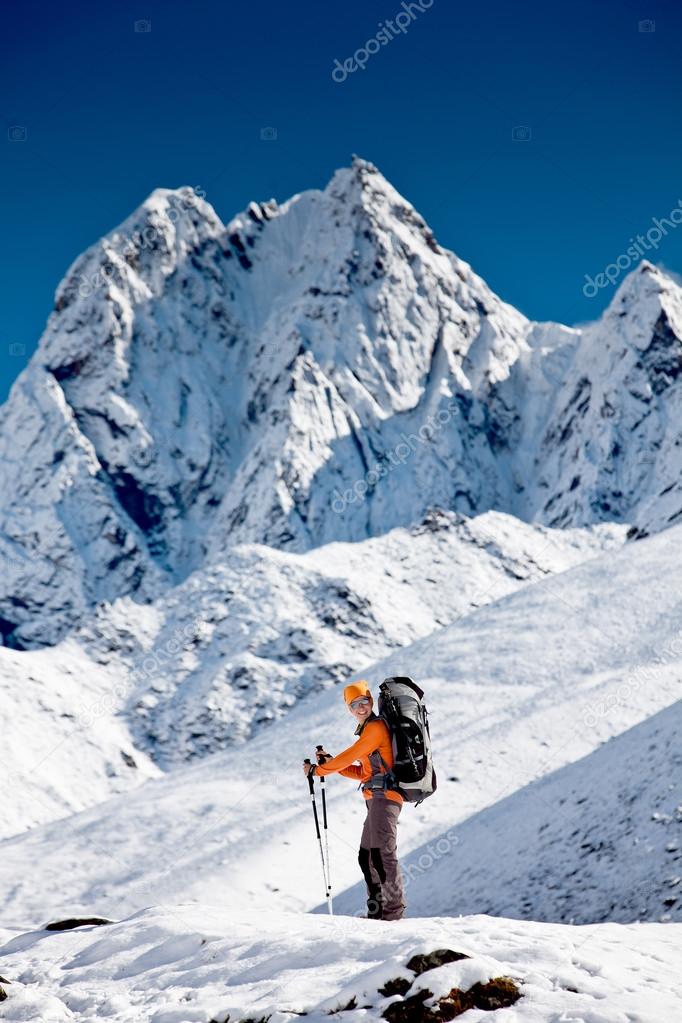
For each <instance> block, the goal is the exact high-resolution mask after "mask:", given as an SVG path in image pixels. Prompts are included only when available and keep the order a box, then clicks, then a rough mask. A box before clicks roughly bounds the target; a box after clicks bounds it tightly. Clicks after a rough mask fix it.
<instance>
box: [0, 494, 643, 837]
mask: <svg viewBox="0 0 682 1023" xmlns="http://www.w3.org/2000/svg"><path fill="white" fill-rule="evenodd" d="M623 536H624V529H623V528H622V527H615V526H606V525H603V526H598V527H593V528H592V529H590V530H549V529H546V528H544V527H538V526H529V525H526V524H524V523H522V522H519V521H518V520H516V519H514V518H512V517H510V516H507V515H502V514H500V513H497V512H491V513H488V514H486V515H483V516H479V517H478V518H476V519H472V520H470V519H466V518H465V517H463V516H459V517H457V516H455V515H453V514H452V513H449V514H445V513H442V514H436V513H434V514H432V515H430V516H428V517H427V518H426V519H425V521H424V522H423V523H421V524H419V525H416V526H414V527H413V528H412V529H410V530H407V529H399V530H394V531H392V532H391V533H389V534H387V535H385V536H382V537H378V538H376V539H371V540H366V541H364V542H362V543H359V544H332V545H328V546H326V547H321V548H318V549H316V550H314V551H310V552H308V553H306V554H294V553H288V552H284V551H276V550H273V549H272V548H268V547H263V546H254V545H251V546H238V547H236V548H234V549H233V550H232V551H230V552H229V554H226V556H225V558H224V560H223V561H221V562H218V563H216V564H214V565H213V566H211V568H210V569H203V570H201V571H197V572H196V573H193V574H192V575H191V576H190V577H189V578H188V579H187V580H186V581H185V582H184V583H182V584H181V585H179V586H178V587H176V588H174V589H173V590H171V591H170V592H169V593H168V594H167V595H166V596H165V597H164V598H163V599H159V600H157V601H156V602H155V603H154V604H151V605H148V606H146V607H141V606H140V605H139V604H136V603H134V601H132V600H131V599H130V598H127V597H123V598H120V599H119V600H118V601H115V602H114V604H112V605H109V604H107V605H101V606H100V607H99V608H98V610H97V612H96V613H95V614H93V615H91V616H89V617H88V618H86V619H85V620H84V621H83V622H82V623H81V625H80V626H79V627H78V628H77V629H76V630H74V632H73V633H72V634H71V636H70V637H69V638H67V639H65V640H63V641H62V642H61V643H59V644H58V645H57V646H56V647H54V648H51V649H44V650H30V651H16V650H10V649H8V648H6V647H5V648H2V647H0V709H1V710H2V713H3V719H4V720H6V721H8V722H11V727H10V728H9V729H8V730H7V734H6V736H5V739H4V743H3V750H2V752H1V753H0V766H1V767H2V771H3V775H2V780H3V790H4V796H3V800H2V805H1V806H0V835H2V836H7V835H11V834H16V833H17V832H20V831H22V830H24V828H26V827H32V826H34V825H35V824H38V823H44V822H45V821H48V820H52V819H54V818H58V817H63V816H65V815H66V814H68V813H71V812H75V811H79V810H82V809H84V808H85V807H87V806H91V805H93V804H94V803H97V802H99V801H101V800H103V799H106V798H108V797H109V796H110V795H112V794H114V793H116V792H120V791H122V790H124V789H127V788H129V787H133V786H135V785H136V784H138V783H139V781H140V780H142V779H144V778H145V777H149V776H150V775H155V774H158V768H159V766H161V767H166V768H167V767H169V766H173V765H177V764H179V763H183V762H184V761H186V760H187V759H191V758H193V757H196V756H198V755H205V754H206V753H210V752H215V751H217V750H219V749H223V748H226V747H228V746H231V745H234V744H235V743H239V742H242V741H244V740H245V739H247V738H248V737H249V736H250V735H252V734H253V733H254V731H256V730H257V729H258V728H259V727H262V726H263V725H266V724H268V723H269V722H270V721H272V720H273V719H275V718H277V717H280V716H281V715H282V714H283V713H284V712H285V711H286V710H287V709H288V707H289V706H290V705H291V704H292V703H294V702H295V700H296V699H299V698H300V697H301V696H303V695H305V694H306V693H309V692H312V691H315V690H316V689H319V688H321V687H325V686H331V685H334V684H335V683H337V682H340V681H341V680H342V679H344V678H346V677H347V676H348V675H349V674H352V673H353V671H357V670H361V669H362V667H363V666H365V665H367V664H370V663H371V662H372V661H374V660H376V658H377V657H378V656H382V655H384V654H386V653H388V652H389V651H390V650H393V649H396V648H398V647H400V646H404V645H406V644H407V643H409V642H410V641H411V640H413V639H415V638H417V637H419V636H424V635H427V634H428V633H430V632H431V631H432V630H433V629H435V628H437V627H438V626H439V625H443V624H446V623H448V622H451V621H454V620H455V619H457V618H458V617H460V616H461V615H464V614H466V613H468V612H469V611H470V610H471V609H472V608H473V607H476V606H480V605H482V604H484V603H487V602H489V601H491V600H494V599H496V598H498V597H500V596H502V595H503V594H505V593H510V592H512V591H513V590H515V589H517V588H519V587H520V586H523V585H527V584H528V583H530V582H532V581H533V580H535V579H538V578H542V577H543V576H544V575H546V574H549V573H552V572H556V571H561V570H562V569H565V568H568V567H571V566H572V565H575V564H577V563H579V562H580V561H582V560H585V559H586V558H588V557H591V556H594V555H595V554H597V553H599V552H601V551H603V550H608V549H611V548H615V547H617V546H619V545H620V543H621V542H622V539H623ZM426 565H428V569H425V567H424V566H426ZM150 758H151V759H152V760H153V761H154V763H153V764H152V763H151V761H150ZM155 765H157V766H155Z"/></svg>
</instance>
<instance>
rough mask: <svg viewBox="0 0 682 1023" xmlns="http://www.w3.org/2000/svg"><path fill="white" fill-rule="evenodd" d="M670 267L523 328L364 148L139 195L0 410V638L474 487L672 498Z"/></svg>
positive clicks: (681, 325) (367, 531)
mask: <svg viewBox="0 0 682 1023" xmlns="http://www.w3.org/2000/svg"><path fill="white" fill-rule="evenodd" d="M680 295H681V292H680V288H679V287H678V286H677V284H676V283H675V282H674V281H672V280H671V279H670V278H668V277H666V276H665V275H664V274H662V273H661V272H660V271H658V270H656V269H655V268H654V267H652V266H651V265H650V264H647V263H643V264H642V266H641V267H640V269H639V270H638V271H636V272H635V273H633V274H632V275H631V276H630V277H629V278H628V279H627V280H626V281H625V282H624V283H623V285H622V286H621V289H620V290H619V292H618V294H617V295H616V297H615V299H614V302H613V303H612V305H611V307H610V308H609V310H608V311H607V313H606V314H605V315H604V317H603V318H602V319H601V320H600V321H598V322H597V323H595V324H593V325H591V326H590V327H588V328H586V329H585V330H583V331H577V330H571V329H569V328H566V327H561V326H560V325H556V324H532V323H530V322H529V321H527V320H526V319H525V318H524V317H523V316H522V315H521V314H520V313H519V312H517V311H516V310H515V309H513V308H512V307H510V306H509V305H507V304H505V303H504V302H502V301H501V300H500V299H499V298H497V297H496V296H495V295H494V294H493V293H492V292H491V291H490V289H489V288H488V287H487V286H486V284H485V282H483V281H482V280H481V279H480V278H479V277H478V276H477V275H476V274H475V273H474V272H473V271H472V270H471V268H470V267H469V266H468V264H466V263H464V262H463V261H462V260H460V259H458V258H457V257H456V256H455V255H453V254H452V253H450V252H447V251H446V250H443V249H442V248H441V247H440V246H439V245H438V244H437V242H436V241H435V239H434V237H433V235H432V233H431V232H430V230H429V229H428V227H427V226H426V224H425V223H424V221H423V219H422V218H421V217H420V216H419V214H418V213H416V211H415V210H414V209H413V208H412V206H410V204H409V203H407V202H406V201H405V200H404V199H403V198H401V196H399V195H398V193H397V192H396V191H395V190H394V189H393V188H392V186H391V185H390V184H389V183H388V182H387V181H386V180H385V179H384V178H383V177H382V176H381V174H380V173H379V172H378V171H377V170H376V168H374V167H373V166H372V165H371V164H369V163H367V162H365V161H362V160H358V159H356V160H354V161H353V164H352V166H351V167H348V168H343V169H341V170H339V171H338V172H337V173H336V174H335V175H334V177H333V178H332V180H331V182H330V183H329V185H328V186H327V188H326V189H325V190H324V191H311V192H306V193H303V194H301V195H297V196H294V197H293V198H292V199H291V200H289V201H288V202H287V203H285V204H283V205H282V206H278V205H277V204H276V203H274V202H269V203H260V204H257V203H251V204H250V205H249V207H248V209H247V210H246V211H245V212H244V213H243V214H241V215H240V216H238V217H236V218H235V219H234V220H233V221H231V222H230V223H229V224H228V225H227V226H224V225H223V224H222V223H221V222H220V220H219V219H218V217H217V216H216V214H215V213H214V211H213V210H212V209H211V207H210V206H209V205H208V204H207V203H206V202H204V201H203V200H202V199H201V198H199V197H198V196H196V195H195V194H194V193H193V192H192V191H191V190H188V189H181V190H178V191H167V190H158V191H156V192H154V193H153V194H152V196H150V198H149V199H148V200H147V201H146V202H145V203H144V204H143V205H142V206H141V207H140V209H139V210H138V211H137V212H136V213H135V214H133V216H132V217H130V218H129V219H128V220H127V221H126V222H125V223H124V224H122V225H121V227H120V228H118V229H117V230H115V231H114V232H112V233H111V234H110V235H109V236H107V237H106V238H104V239H102V240H101V241H100V242H98V243H97V244H96V245H94V246H93V247H92V248H91V249H89V250H88V251H87V252H86V253H85V254H84V255H83V256H82V257H80V258H79V260H77V261H76V263H75V264H74V265H73V266H72V267H71V268H70V270H69V272H68V273H67V275H66V278H65V280H64V281H63V283H62V284H61V285H60V287H59V289H58V291H57V295H56V302H55V310H54V312H53V314H52V315H51V317H50V320H49V322H48V325H47V329H46V332H45V335H44V337H43V339H42V340H41V343H40V346H39V348H38V350H37V352H36V354H35V356H34V358H33V359H32V361H31V363H30V365H29V366H28V367H27V369H26V370H25V371H24V372H23V373H22V374H21V376H20V377H19V379H18V380H17V382H16V383H15V385H14V387H13V389H12V392H11V395H10V398H9V400H8V402H7V403H6V405H5V406H4V407H3V408H2V410H0V483H1V486H0V558H2V561H3V567H4V572H3V573H2V580H1V582H0V632H1V633H2V637H3V641H4V643H5V644H7V645H12V646H17V647H31V646H37V645H42V644H45V643H53V642H55V641H56V640H57V639H58V638H59V637H60V636H61V635H63V634H64V633H65V632H66V631H68V630H69V629H70V628H71V627H72V625H73V624H74V623H75V622H76V621H78V619H79V617H80V616H81V615H82V614H83V613H84V612H86V611H88V610H92V609H93V608H94V607H96V606H97V605H98V604H100V603H102V602H109V601H111V600H113V599H115V598H116V597H118V596H122V595H125V594H129V595H131V596H132V597H133V598H134V599H135V600H136V601H142V602H146V601H150V600H154V599H155V598H156V597H158V596H159V595H161V594H163V593H165V592H167V591H168V590H169V589H171V588H172V587H174V586H176V585H177V584H179V583H181V582H182V581H183V580H184V579H186V578H187V577H188V575H189V574H190V573H191V572H193V571H195V570H196V569H198V568H201V567H202V565H210V564H212V563H214V562H215V560H216V559H218V558H220V557H221V555H222V554H223V553H224V552H225V551H226V550H227V548H228V547H231V546H233V545H234V544H236V543H243V542H258V543H264V544H267V545H269V546H272V547H276V548H280V549H287V550H291V551H304V550H307V549H310V548H314V547H317V546H319V545H321V544H324V543H326V542H329V541H330V540H346V541H356V540H361V539H364V538H366V537H368V536H376V535H380V534H383V533H385V532H387V531H388V530H390V529H392V528H394V527H396V526H406V525H410V524H411V523H414V522H417V521H419V520H420V519H421V518H422V517H423V515H424V514H425V513H426V512H427V511H428V509H430V508H432V507H440V508H444V509H449V510H453V511H458V512H463V513H465V514H469V515H470V514H475V513H478V512H481V511H485V510H488V509H491V508H497V509H501V510H507V511H512V512H513V513H514V514H517V515H519V516H521V517H524V518H526V519H528V520H537V521H540V522H544V523H551V524H555V525H562V526H564V525H572V524H573V525H582V524H586V523H591V522H595V521H600V520H607V519H615V520H619V521H627V522H631V523H633V524H635V525H636V526H637V527H639V528H640V529H642V530H648V529H658V528H662V527H663V526H664V525H666V524H667V523H668V522H672V521H675V520H676V519H677V517H678V515H680V514H682V492H681V491H680V484H679V479H680V471H679V470H680V453H679V447H678V442H679V436H680V428H681V424H682V411H681V410H680V389H679V379H678V373H679V369H680V366H681V365H682V361H681V357H680V345H681V342H680V337H682V312H681V310H682V300H681V297H680Z"/></svg>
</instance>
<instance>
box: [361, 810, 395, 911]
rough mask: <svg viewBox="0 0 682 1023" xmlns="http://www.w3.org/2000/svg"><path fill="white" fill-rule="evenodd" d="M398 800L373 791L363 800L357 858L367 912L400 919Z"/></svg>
mask: <svg viewBox="0 0 682 1023" xmlns="http://www.w3.org/2000/svg"><path fill="white" fill-rule="evenodd" d="M401 810H402V804H401V803H398V802H397V801H396V800H394V799H387V798H386V796H385V795H384V794H383V792H375V793H374V795H373V796H372V798H371V799H368V800H367V816H366V818H365V824H364V827H363V829H362V838H361V839H360V852H359V854H358V862H359V863H360V866H361V868H362V873H363V874H364V877H365V882H366V884H367V915H368V916H369V917H372V918H374V919H375V920H400V918H401V917H402V915H403V912H404V910H405V897H404V892H403V877H402V874H401V872H400V864H399V863H398V853H397V848H396V830H397V826H398V817H399V816H400V811H401Z"/></svg>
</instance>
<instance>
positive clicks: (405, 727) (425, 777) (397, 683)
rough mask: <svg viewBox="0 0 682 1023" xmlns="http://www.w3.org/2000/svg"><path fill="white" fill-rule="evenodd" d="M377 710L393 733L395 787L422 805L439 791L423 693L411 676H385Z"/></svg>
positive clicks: (406, 797)
mask: <svg viewBox="0 0 682 1023" xmlns="http://www.w3.org/2000/svg"><path fill="white" fill-rule="evenodd" d="M378 713H379V717H380V718H382V719H383V720H384V721H385V722H386V724H387V725H388V729H389V731H390V733H391V741H392V745H393V771H392V774H393V779H394V787H395V788H397V790H398V792H400V794H401V796H403V798H404V799H405V800H406V801H407V802H408V803H415V804H419V803H421V802H422V800H424V799H426V798H427V797H428V796H431V795H433V793H434V792H435V791H436V772H435V771H434V769H433V762H432V760H431V733H430V731H429V716H428V714H427V711H426V705H425V703H424V693H423V691H422V690H421V689H420V688H419V686H418V685H417V684H416V682H413V681H412V679H411V678H407V677H405V676H398V677H396V678H385V679H384V681H383V682H382V683H381V685H380V686H379V705H378Z"/></svg>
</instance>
